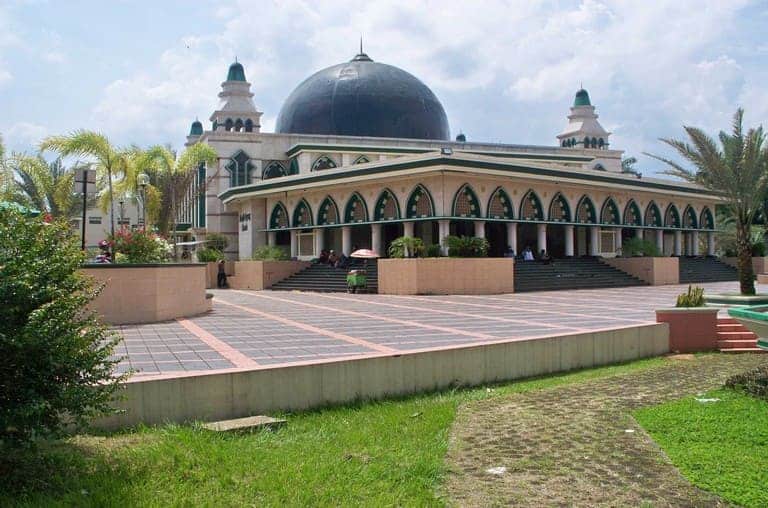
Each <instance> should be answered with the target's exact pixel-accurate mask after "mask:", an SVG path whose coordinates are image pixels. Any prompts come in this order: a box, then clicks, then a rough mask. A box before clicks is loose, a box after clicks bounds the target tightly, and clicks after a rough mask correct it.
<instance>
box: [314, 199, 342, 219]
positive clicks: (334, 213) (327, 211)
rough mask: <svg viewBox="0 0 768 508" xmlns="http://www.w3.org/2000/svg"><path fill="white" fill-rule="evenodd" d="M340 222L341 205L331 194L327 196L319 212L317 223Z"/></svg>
mask: <svg viewBox="0 0 768 508" xmlns="http://www.w3.org/2000/svg"><path fill="white" fill-rule="evenodd" d="M338 223H339V207H338V206H336V201H334V200H333V198H332V197H331V196H326V197H325V199H324V200H323V202H322V203H320V209H319V211H318V212H317V225H318V226H327V225H331V224H338Z"/></svg>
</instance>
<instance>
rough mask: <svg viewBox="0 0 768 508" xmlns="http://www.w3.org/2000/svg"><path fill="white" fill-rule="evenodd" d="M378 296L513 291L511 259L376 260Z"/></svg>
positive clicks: (513, 277)
mask: <svg viewBox="0 0 768 508" xmlns="http://www.w3.org/2000/svg"><path fill="white" fill-rule="evenodd" d="M378 270H379V293H381V294H389V295H491V294H498V293H512V292H514V290H515V284H514V281H515V260H514V259H512V258H418V259H380V260H379V265H378Z"/></svg>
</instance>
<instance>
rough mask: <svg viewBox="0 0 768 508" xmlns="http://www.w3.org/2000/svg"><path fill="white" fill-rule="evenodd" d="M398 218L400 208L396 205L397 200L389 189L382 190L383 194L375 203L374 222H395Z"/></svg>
mask: <svg viewBox="0 0 768 508" xmlns="http://www.w3.org/2000/svg"><path fill="white" fill-rule="evenodd" d="M399 218H400V206H399V205H398V203H397V198H395V195H394V194H393V193H392V191H390V190H389V189H384V192H382V193H381V196H379V199H378V201H376V210H375V212H374V220H377V221H379V220H396V219H399Z"/></svg>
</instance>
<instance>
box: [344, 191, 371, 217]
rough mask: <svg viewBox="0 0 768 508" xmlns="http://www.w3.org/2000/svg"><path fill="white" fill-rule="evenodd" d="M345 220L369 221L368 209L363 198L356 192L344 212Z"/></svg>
mask: <svg viewBox="0 0 768 508" xmlns="http://www.w3.org/2000/svg"><path fill="white" fill-rule="evenodd" d="M344 222H348V223H350V222H368V210H367V209H366V207H365V201H363V198H362V197H361V196H360V194H358V193H357V192H355V193H354V194H352V197H350V198H349V201H347V209H346V211H345V212H344Z"/></svg>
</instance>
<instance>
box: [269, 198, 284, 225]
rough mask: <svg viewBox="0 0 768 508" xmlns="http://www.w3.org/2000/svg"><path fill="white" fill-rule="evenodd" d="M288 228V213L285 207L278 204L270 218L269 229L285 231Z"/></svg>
mask: <svg viewBox="0 0 768 508" xmlns="http://www.w3.org/2000/svg"><path fill="white" fill-rule="evenodd" d="M287 227H288V211H287V210H286V209H285V205H283V204H282V203H277V204H276V205H275V207H274V208H273V209H272V214H271V215H270V216H269V229H283V228H287Z"/></svg>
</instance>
